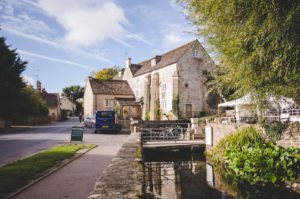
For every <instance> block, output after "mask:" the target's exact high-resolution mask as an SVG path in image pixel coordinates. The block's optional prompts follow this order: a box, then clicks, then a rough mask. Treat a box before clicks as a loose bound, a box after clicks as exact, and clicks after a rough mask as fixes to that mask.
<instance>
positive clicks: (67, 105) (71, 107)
mask: <svg viewBox="0 0 300 199" xmlns="http://www.w3.org/2000/svg"><path fill="white" fill-rule="evenodd" d="M60 108H61V110H62V111H64V112H65V113H66V115H67V116H70V115H72V114H74V111H75V109H76V105H75V104H74V103H73V102H72V100H70V99H69V98H68V97H66V96H63V97H62V98H60Z"/></svg>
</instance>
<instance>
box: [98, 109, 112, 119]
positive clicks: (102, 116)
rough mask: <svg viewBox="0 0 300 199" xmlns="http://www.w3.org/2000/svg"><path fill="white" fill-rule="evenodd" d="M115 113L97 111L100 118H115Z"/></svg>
mask: <svg viewBox="0 0 300 199" xmlns="http://www.w3.org/2000/svg"><path fill="white" fill-rule="evenodd" d="M114 114H115V112H113V111H97V117H99V118H113V117H114Z"/></svg>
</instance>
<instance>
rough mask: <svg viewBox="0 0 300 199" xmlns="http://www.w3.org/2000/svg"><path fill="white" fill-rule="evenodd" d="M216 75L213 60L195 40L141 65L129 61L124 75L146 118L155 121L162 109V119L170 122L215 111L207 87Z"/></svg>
mask: <svg viewBox="0 0 300 199" xmlns="http://www.w3.org/2000/svg"><path fill="white" fill-rule="evenodd" d="M215 71H216V66H215V64H214V62H213V60H212V59H211V58H210V56H209V55H208V54H207V52H206V51H205V49H204V48H203V47H202V46H201V44H200V42H199V41H198V40H194V41H192V42H189V43H187V44H185V45H183V46H180V47H178V48H176V49H174V50H171V51H169V52H167V53H164V54H162V55H156V56H155V57H153V58H151V59H148V60H146V61H143V62H140V63H138V64H133V63H131V58H128V59H127V60H126V67H125V70H124V72H123V74H121V75H122V79H123V80H126V81H127V82H128V84H129V85H130V87H131V89H132V90H133V92H134V95H135V97H136V99H137V101H140V102H141V103H142V118H143V119H145V118H146V116H147V114H150V119H151V120H153V119H155V118H154V115H155V114H154V113H155V110H156V109H157V108H159V109H160V112H161V119H163V120H166V119H177V118H178V116H179V118H191V117H199V116H204V115H207V114H211V112H213V111H215V108H216V107H212V106H211V105H210V103H209V100H210V97H211V96H209V95H208V94H207V88H206V86H205V81H206V80H207V74H211V75H215ZM175 98H178V99H179V102H178V101H177V102H176V100H175ZM174 103H175V104H174ZM174 105H175V106H177V107H178V109H179V112H178V114H177V115H176V114H174V113H173V112H174V110H172V107H174Z"/></svg>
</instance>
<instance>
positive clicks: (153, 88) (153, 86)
mask: <svg viewBox="0 0 300 199" xmlns="http://www.w3.org/2000/svg"><path fill="white" fill-rule="evenodd" d="M156 78H157V77H156V75H153V76H152V80H151V87H150V120H154V109H155V98H156V96H155V93H156V92H155V91H156V84H155V82H156Z"/></svg>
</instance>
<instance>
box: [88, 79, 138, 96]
mask: <svg viewBox="0 0 300 199" xmlns="http://www.w3.org/2000/svg"><path fill="white" fill-rule="evenodd" d="M89 81H90V84H91V88H92V92H93V93H94V94H105V95H134V94H133V92H132V90H131V88H130V86H129V85H128V83H127V81H125V80H98V79H94V78H89Z"/></svg>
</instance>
